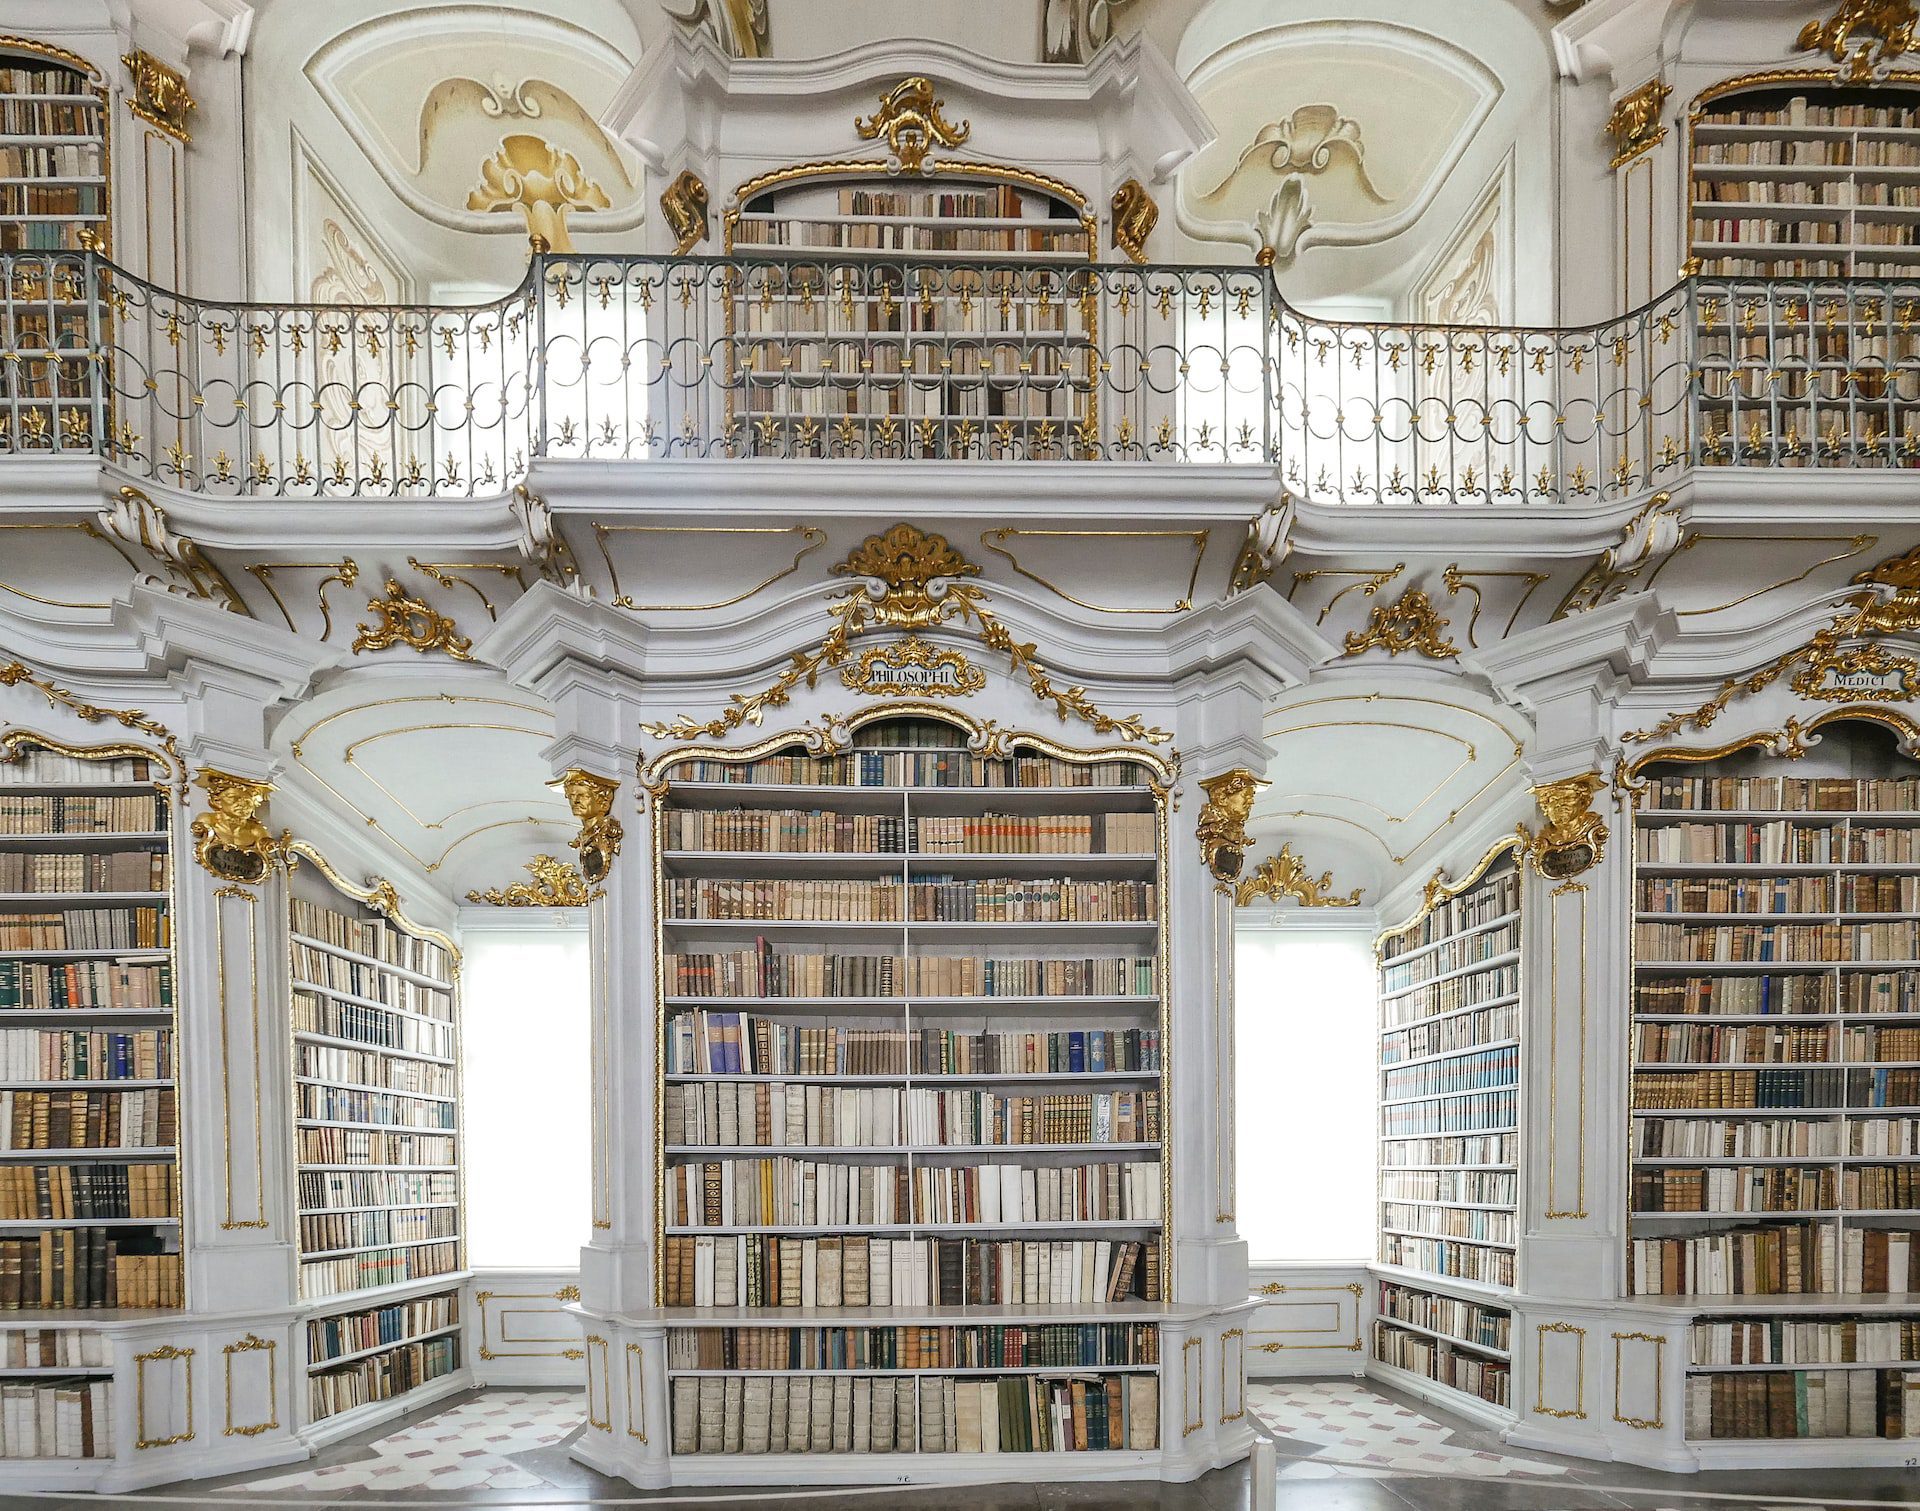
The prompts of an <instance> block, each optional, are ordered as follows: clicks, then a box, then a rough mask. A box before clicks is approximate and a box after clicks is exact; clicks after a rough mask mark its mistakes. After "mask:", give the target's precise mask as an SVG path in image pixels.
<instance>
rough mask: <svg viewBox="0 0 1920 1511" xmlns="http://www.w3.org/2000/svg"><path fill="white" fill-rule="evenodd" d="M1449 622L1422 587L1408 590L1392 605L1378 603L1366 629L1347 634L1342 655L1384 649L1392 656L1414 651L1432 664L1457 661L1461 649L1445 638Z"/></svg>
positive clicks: (1358, 654)
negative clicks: (1434, 662) (1432, 662)
mask: <svg viewBox="0 0 1920 1511" xmlns="http://www.w3.org/2000/svg"><path fill="white" fill-rule="evenodd" d="M1448 623H1449V621H1448V620H1447V619H1446V618H1444V617H1443V616H1442V615H1441V613H1440V611H1439V610H1438V609H1436V608H1434V606H1433V600H1432V599H1430V598H1428V597H1427V595H1426V594H1425V593H1424V592H1422V591H1421V590H1420V589H1419V588H1408V589H1407V590H1406V592H1404V593H1402V594H1401V595H1400V596H1399V597H1398V598H1397V599H1395V600H1394V601H1393V602H1392V603H1386V604H1376V605H1374V607H1373V610H1372V612H1371V613H1369V614H1368V615H1367V626H1366V628H1365V629H1363V630H1353V631H1350V632H1349V633H1348V635H1347V638H1346V642H1345V648H1344V649H1343V650H1342V651H1341V654H1342V655H1343V656H1360V655H1364V654H1365V653H1366V652H1368V651H1371V650H1383V651H1385V652H1386V653H1387V654H1388V655H1389V656H1398V655H1400V654H1401V653H1402V652H1404V651H1412V652H1415V653H1416V654H1418V655H1422V656H1425V657H1427V658H1428V659H1429V660H1431V661H1455V660H1458V659H1459V656H1460V647H1459V646H1457V645H1455V644H1454V643H1453V642H1452V641H1451V640H1449V639H1447V638H1446V628H1447V625H1448Z"/></svg>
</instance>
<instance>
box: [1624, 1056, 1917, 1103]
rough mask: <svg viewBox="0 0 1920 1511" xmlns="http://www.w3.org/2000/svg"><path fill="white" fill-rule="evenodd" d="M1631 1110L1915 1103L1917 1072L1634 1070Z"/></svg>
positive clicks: (1864, 1070)
mask: <svg viewBox="0 0 1920 1511" xmlns="http://www.w3.org/2000/svg"><path fill="white" fill-rule="evenodd" d="M1633 1105H1634V1106H1635V1107H1636V1108H1641V1109H1650V1110H1655V1111H1659V1110H1663V1109H1678V1110H1681V1111H1690V1110H1693V1109H1695V1108H1701V1109H1705V1108H1715V1107H1847V1108H1852V1109H1856V1110H1861V1109H1870V1108H1877V1107H1912V1106H1920V1070H1877V1069H1871V1068H1867V1067H1861V1068H1859V1069H1841V1068H1829V1069H1819V1070H1815V1069H1792V1070H1788V1069H1780V1070H1646V1069H1642V1070H1636V1071H1635V1072H1634V1075H1633Z"/></svg>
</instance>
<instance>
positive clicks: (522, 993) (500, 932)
mask: <svg viewBox="0 0 1920 1511" xmlns="http://www.w3.org/2000/svg"><path fill="white" fill-rule="evenodd" d="M553 916H555V915H551V914H543V915H542V919H543V921H542V922H541V923H539V924H533V925H530V924H529V923H527V922H526V921H525V920H522V919H514V920H511V921H509V920H507V919H504V918H503V919H501V920H500V921H499V922H498V923H497V924H495V923H494V922H493V920H488V921H487V922H486V923H484V924H482V925H479V926H473V925H467V926H464V927H463V929H462V939H461V943H462V947H463V949H464V951H465V959H464V961H463V962H462V968H461V972H460V990H461V1011H462V1015H463V1019H464V1022H463V1033H464V1041H465V1042H464V1048H465V1056H466V1080H465V1099H466V1105H465V1117H464V1122H465V1131H466V1152H465V1154H464V1156H463V1159H462V1163H463V1164H464V1165H465V1166H466V1171H467V1262H468V1263H469V1264H470V1265H472V1266H473V1267H474V1268H475V1269H488V1268H503V1269H505V1268H513V1269H538V1268H545V1269H557V1270H573V1269H576V1268H578V1266H579V1263H580V1245H581V1244H583V1243H585V1242H586V1240H587V1238H588V1236H589V1235H590V1233H591V1232H592V1228H591V1226H590V1224H591V1222H592V1218H591V1215H590V1210H589V1202H590V1195H589V1192H588V1179H589V1175H588V1166H589V1164H590V1161H591V1155H592V1151H591V1145H590V1137H591V1135H590V1133H589V1112H590V1108H591V1105H592V1096H591V1091H590V1084H591V1083H590V1076H589V1054H590V1037H589V1031H588V1026H587V1025H588V1016H587V1008H588V1001H587V992H588V980H587V928H586V922H587V920H586V915H585V914H584V913H580V914H578V915H576V916H574V917H567V918H565V919H564V922H562V923H560V924H559V925H558V926H557V927H556V926H555V924H553V923H551V922H545V921H544V920H545V919H547V918H551V917H553Z"/></svg>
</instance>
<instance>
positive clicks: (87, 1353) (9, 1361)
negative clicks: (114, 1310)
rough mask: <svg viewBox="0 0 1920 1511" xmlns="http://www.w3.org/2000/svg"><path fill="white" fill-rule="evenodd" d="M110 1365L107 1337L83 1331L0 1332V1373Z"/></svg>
mask: <svg viewBox="0 0 1920 1511" xmlns="http://www.w3.org/2000/svg"><path fill="white" fill-rule="evenodd" d="M111 1363H113V1345H112V1344H111V1343H110V1342H108V1340H107V1335H106V1334H105V1333H102V1332H96V1331H95V1330H94V1329H92V1328H85V1327H17V1328H8V1329H6V1330H4V1331H0V1369H49V1370H52V1369H104V1368H106V1367H107V1366H108V1365H109V1364H111Z"/></svg>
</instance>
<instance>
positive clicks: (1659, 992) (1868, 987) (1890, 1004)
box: [1633, 971, 1920, 1017]
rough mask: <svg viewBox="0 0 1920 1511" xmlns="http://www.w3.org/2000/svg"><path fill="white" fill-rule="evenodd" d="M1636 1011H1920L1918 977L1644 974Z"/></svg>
mask: <svg viewBox="0 0 1920 1511" xmlns="http://www.w3.org/2000/svg"><path fill="white" fill-rule="evenodd" d="M1633 994H1634V1007H1635V1011H1637V1012H1640V1013H1642V1014H1650V1013H1684V1014H1688V1015H1698V1016H1701V1017H1708V1016H1712V1015H1715V1014H1724V1015H1728V1016H1754V1015H1766V1016H1773V1015H1775V1014H1778V1015H1780V1016H1783V1017H1784V1016H1791V1015H1794V1014H1800V1013H1834V1012H1840V1013H1920V976H1916V975H1915V974H1914V973H1913V972H1912V971H1848V972H1846V973H1845V974H1844V975H1841V976H1839V977H1838V978H1836V977H1835V976H1834V975H1832V974H1829V973H1826V972H1803V973H1799V974H1795V975H1783V976H1766V975H1759V974H1753V973H1747V972H1742V973H1741V974H1739V975H1737V976H1693V975H1687V976H1677V975H1663V976H1642V977H1641V978H1640V979H1639V980H1637V981H1636V982H1635V983H1634V987H1633Z"/></svg>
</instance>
